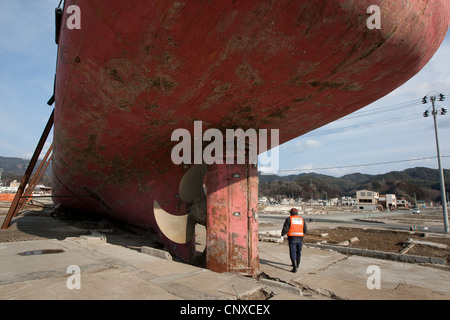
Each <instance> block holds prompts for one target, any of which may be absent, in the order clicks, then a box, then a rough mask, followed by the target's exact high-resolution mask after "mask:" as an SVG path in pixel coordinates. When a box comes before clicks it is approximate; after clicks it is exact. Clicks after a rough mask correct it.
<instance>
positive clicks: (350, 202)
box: [341, 197, 356, 206]
mask: <svg viewBox="0 0 450 320" xmlns="http://www.w3.org/2000/svg"><path fill="white" fill-rule="evenodd" d="M341 205H343V206H356V199H355V198H352V197H342V198H341Z"/></svg>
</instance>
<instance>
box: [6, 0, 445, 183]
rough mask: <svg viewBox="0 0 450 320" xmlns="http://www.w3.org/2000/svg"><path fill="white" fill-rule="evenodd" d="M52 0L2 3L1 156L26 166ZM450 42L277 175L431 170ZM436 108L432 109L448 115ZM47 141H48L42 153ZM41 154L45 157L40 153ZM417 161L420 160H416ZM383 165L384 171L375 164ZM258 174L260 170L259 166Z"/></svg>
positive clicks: (285, 159) (296, 143)
mask: <svg viewBox="0 0 450 320" xmlns="http://www.w3.org/2000/svg"><path fill="white" fill-rule="evenodd" d="M58 3H59V1H58V0H1V1H0V156H4V157H19V158H25V159H29V158H31V156H32V154H33V151H34V149H35V147H36V145H37V142H38V140H39V138H40V136H41V134H42V131H43V129H44V127H45V124H46V123H47V121H48V118H49V116H50V113H51V111H52V107H50V106H48V105H47V101H48V100H49V98H50V97H51V96H52V94H53V81H54V75H55V70H56V53H57V45H56V44H55V42H54V9H55V7H57V5H58ZM449 57H450V35H447V37H446V39H445V40H444V42H443V44H442V45H441V47H440V48H439V50H438V51H437V52H436V54H435V55H434V57H433V58H432V60H431V61H430V62H429V63H428V64H427V65H426V66H425V68H424V69H423V70H422V71H421V72H420V73H418V74H417V75H416V76H415V77H414V78H412V79H411V80H409V81H408V82H407V83H405V84H404V85H402V86H401V87H399V88H398V89H397V90H395V91H393V92H392V93H390V94H389V95H387V96H385V97H383V98H382V99H380V100H378V101H376V102H374V103H372V104H370V105H369V106H367V107H365V108H363V109H360V110H358V111H357V112H355V113H353V114H351V115H349V116H347V117H344V118H342V119H340V120H337V121H335V122H333V123H330V124H328V125H326V126H324V127H322V128H319V129H317V130H314V131H311V132H309V133H307V134H305V135H303V136H301V137H299V138H297V139H294V140H291V141H289V142H287V143H285V144H283V145H281V146H280V147H279V166H278V170H277V171H276V172H275V173H277V174H279V175H287V174H298V173H306V172H315V173H321V174H328V175H332V176H336V177H340V176H342V175H345V174H349V173H354V172H361V173H367V174H380V173H386V172H389V171H393V170H397V171H400V170H404V169H406V168H412V167H416V166H424V167H429V168H437V167H438V164H437V159H436V143H435V133H434V124H433V118H432V117H428V118H424V117H423V116H422V114H423V112H424V111H425V110H427V109H428V108H430V107H431V104H430V103H428V104H427V105H423V104H422V103H421V99H422V97H423V96H425V95H427V94H429V93H432V92H436V93H443V94H445V95H446V96H447V97H448V99H447V101H450V58H449ZM448 106H449V103H448V102H443V103H441V102H438V103H437V108H438V109H440V108H441V107H444V108H447V109H450V108H448ZM437 118H438V126H439V138H440V149H441V155H442V156H443V157H442V163H443V167H444V168H446V169H450V141H449V138H450V113H448V114H447V115H446V116H438V117H437ZM51 141H52V134H51V135H50V138H49V140H48V142H47V143H46V146H45V147H44V152H45V148H48V147H49V145H50V143H51ZM44 152H43V153H44ZM417 159H421V160H417ZM380 163H384V164H380ZM260 169H264V166H260Z"/></svg>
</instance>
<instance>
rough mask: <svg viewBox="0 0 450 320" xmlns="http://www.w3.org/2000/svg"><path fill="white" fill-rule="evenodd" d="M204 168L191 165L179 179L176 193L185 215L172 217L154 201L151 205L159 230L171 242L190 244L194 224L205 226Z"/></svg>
mask: <svg viewBox="0 0 450 320" xmlns="http://www.w3.org/2000/svg"><path fill="white" fill-rule="evenodd" d="M206 168H207V167H206V165H193V166H192V167H190V168H189V169H188V171H186V173H185V174H184V175H183V178H181V181H180V185H179V188H178V192H179V195H180V199H181V200H182V201H183V202H184V203H186V212H187V214H185V215H182V216H179V215H173V214H171V213H169V212H167V211H165V210H164V209H162V208H161V206H160V205H159V203H158V202H157V201H156V200H155V201H154V203H153V212H154V215H155V220H156V223H157V224H158V227H159V229H160V230H161V231H162V233H163V234H164V235H165V236H166V237H167V238H168V239H170V240H171V241H173V242H176V243H180V244H183V243H189V242H191V241H192V239H193V237H194V234H195V224H196V223H199V224H202V225H206V195H205V192H204V190H203V178H204V176H205V173H206Z"/></svg>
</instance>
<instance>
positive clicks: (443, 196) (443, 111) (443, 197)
mask: <svg viewBox="0 0 450 320" xmlns="http://www.w3.org/2000/svg"><path fill="white" fill-rule="evenodd" d="M427 98H430V100H431V105H432V108H433V109H432V112H431V113H432V115H433V120H434V133H435V137H436V149H437V157H438V164H439V178H440V182H441V201H442V211H443V215H444V232H445V233H449V228H448V212H447V199H446V192H445V181H444V170H443V168H442V164H441V151H440V149H439V134H438V126H437V120H436V115H437V113H438V112H437V111H436V107H435V102H436V96H434V95H430V96H428V95H427V96H425V97H423V99H422V103H423V104H426V103H428V100H427ZM438 99H439V101H444V100H445V96H444V95H443V94H442V93H440V94H439V98H438ZM446 113H447V109H445V108H441V115H445V114H446ZM423 116H424V117H428V110H427V111H425V112H424V114H423Z"/></svg>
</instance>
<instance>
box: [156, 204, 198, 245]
mask: <svg viewBox="0 0 450 320" xmlns="http://www.w3.org/2000/svg"><path fill="white" fill-rule="evenodd" d="M153 212H154V215H155V219H156V223H157V224H158V227H159V229H160V230H161V232H162V233H163V234H164V235H165V236H166V237H167V238H168V239H169V240H171V241H173V242H176V243H179V244H185V243H189V242H191V241H192V239H193V238H194V234H195V223H194V222H193V221H192V218H190V217H189V215H188V214H185V215H182V216H177V215H173V214H170V213H168V212H166V211H165V210H164V209H162V208H161V206H160V205H159V203H158V202H157V201H156V200H155V201H154V202H153Z"/></svg>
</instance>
